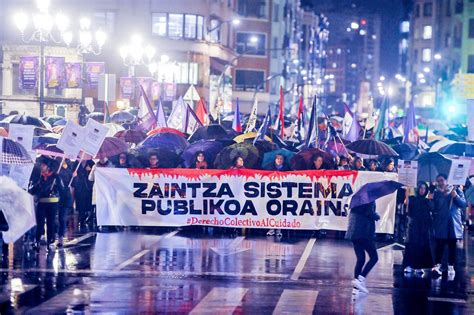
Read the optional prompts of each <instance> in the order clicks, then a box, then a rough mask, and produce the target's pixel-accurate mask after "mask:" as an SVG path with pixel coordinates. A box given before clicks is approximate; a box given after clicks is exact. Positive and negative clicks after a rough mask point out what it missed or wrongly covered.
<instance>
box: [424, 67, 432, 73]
mask: <svg viewBox="0 0 474 315" xmlns="http://www.w3.org/2000/svg"><path fill="white" fill-rule="evenodd" d="M430 71H431V69H430V68H429V67H424V68H423V72H424V73H430Z"/></svg>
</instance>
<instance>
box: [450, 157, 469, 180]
mask: <svg viewBox="0 0 474 315" xmlns="http://www.w3.org/2000/svg"><path fill="white" fill-rule="evenodd" d="M470 167H471V161H469V160H452V163H451V169H450V170H449V176H448V183H449V184H450V185H464V184H466V179H467V177H468V176H469V168H470Z"/></svg>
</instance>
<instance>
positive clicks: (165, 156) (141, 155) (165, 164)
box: [131, 148, 181, 168]
mask: <svg viewBox="0 0 474 315" xmlns="http://www.w3.org/2000/svg"><path fill="white" fill-rule="evenodd" d="M131 153H132V155H133V156H134V157H136V159H137V160H138V161H139V163H140V164H141V165H142V166H146V165H148V155H149V154H151V153H154V154H156V155H157V156H158V159H159V166H160V168H174V167H177V166H178V165H179V164H180V163H181V158H180V157H179V156H178V155H177V154H176V153H175V152H173V151H171V150H168V149H166V148H155V149H148V150H142V151H136V150H135V151H132V152H131Z"/></svg>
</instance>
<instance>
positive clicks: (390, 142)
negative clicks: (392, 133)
mask: <svg viewBox="0 0 474 315" xmlns="http://www.w3.org/2000/svg"><path fill="white" fill-rule="evenodd" d="M402 142H403V137H394V138H390V139H384V140H383V143H385V144H388V145H396V144H400V143H402Z"/></svg>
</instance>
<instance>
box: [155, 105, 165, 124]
mask: <svg viewBox="0 0 474 315" xmlns="http://www.w3.org/2000/svg"><path fill="white" fill-rule="evenodd" d="M155 127H156V128H163V127H168V124H167V123H166V116H165V111H164V110H163V104H162V103H161V99H160V100H158V105H157V106H156V126H155Z"/></svg>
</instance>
